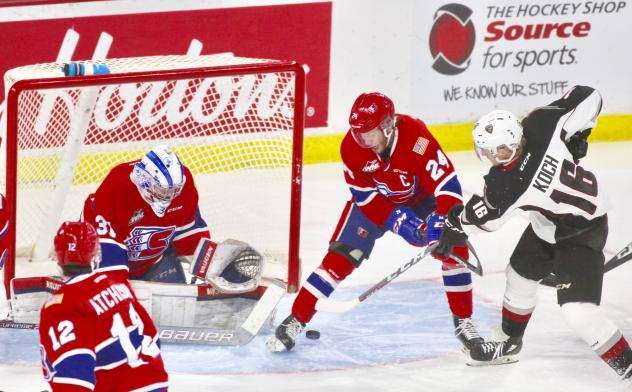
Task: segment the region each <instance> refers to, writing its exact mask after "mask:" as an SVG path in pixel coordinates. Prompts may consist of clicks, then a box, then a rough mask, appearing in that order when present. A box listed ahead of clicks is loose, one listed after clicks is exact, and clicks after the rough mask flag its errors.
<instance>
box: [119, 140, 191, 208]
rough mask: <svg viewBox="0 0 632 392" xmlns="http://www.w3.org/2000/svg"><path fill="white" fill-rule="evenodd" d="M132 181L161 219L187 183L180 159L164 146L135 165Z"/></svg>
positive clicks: (160, 146) (152, 151)
mask: <svg viewBox="0 0 632 392" xmlns="http://www.w3.org/2000/svg"><path fill="white" fill-rule="evenodd" d="M131 179H132V181H133V182H134V184H136V187H137V188H138V191H139V192H140V194H141V196H142V197H143V199H144V200H145V201H146V202H147V203H148V204H149V205H150V206H151V209H152V210H153V211H154V212H155V213H156V215H158V216H159V217H163V216H164V215H165V212H166V211H167V208H169V205H170V204H171V202H172V201H173V199H175V198H176V197H178V195H179V194H180V192H182V188H183V187H184V183H185V182H186V177H185V175H184V168H183V167H182V163H180V159H179V158H178V156H177V155H176V154H175V153H174V152H173V151H171V149H170V148H169V147H167V146H166V145H164V144H163V145H159V146H157V147H155V148H153V149H152V150H151V151H149V152H148V153H147V154H146V155H145V156H144V157H143V159H141V160H140V161H139V162H137V163H136V164H135V165H134V170H132V174H131Z"/></svg>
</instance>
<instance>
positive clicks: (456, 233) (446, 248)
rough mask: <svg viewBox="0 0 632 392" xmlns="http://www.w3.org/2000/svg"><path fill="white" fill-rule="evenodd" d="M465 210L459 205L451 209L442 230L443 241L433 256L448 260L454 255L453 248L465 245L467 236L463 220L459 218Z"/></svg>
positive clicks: (441, 240)
mask: <svg viewBox="0 0 632 392" xmlns="http://www.w3.org/2000/svg"><path fill="white" fill-rule="evenodd" d="M463 208H464V207H463V204H457V205H455V206H453V207H452V208H450V211H449V212H448V216H447V218H446V220H445V224H444V225H443V229H441V239H440V240H439V244H438V245H437V247H436V248H435V249H434V251H433V252H432V254H433V255H437V256H439V258H446V257H448V256H449V255H450V253H452V248H453V247H455V246H463V245H465V243H466V240H467V234H465V232H464V231H463V227H462V226H461V219H460V218H459V216H460V215H461V212H462V211H463Z"/></svg>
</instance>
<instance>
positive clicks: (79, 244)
mask: <svg viewBox="0 0 632 392" xmlns="http://www.w3.org/2000/svg"><path fill="white" fill-rule="evenodd" d="M54 242H55V254H56V255H57V265H59V266H60V267H62V269H63V268H64V267H66V266H73V267H91V268H94V267H96V263H98V262H99V258H100V253H101V252H100V247H99V236H98V235H97V232H96V230H94V227H92V225H91V224H90V223H88V222H64V223H62V224H61V226H60V227H59V230H57V234H56V235H55V241H54Z"/></svg>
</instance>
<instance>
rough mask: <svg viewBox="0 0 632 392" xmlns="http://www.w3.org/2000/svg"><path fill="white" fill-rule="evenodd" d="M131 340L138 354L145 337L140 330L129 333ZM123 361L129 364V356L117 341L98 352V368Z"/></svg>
mask: <svg viewBox="0 0 632 392" xmlns="http://www.w3.org/2000/svg"><path fill="white" fill-rule="evenodd" d="M129 338H130V340H131V342H132V346H134V349H136V352H139V351H140V347H141V344H142V342H143V335H141V334H139V333H138V328H135V329H133V330H131V331H129ZM123 360H125V362H126V363H127V354H125V351H124V350H123V346H121V342H120V341H119V340H118V339H117V340H113V341H112V342H111V343H110V344H108V345H107V346H105V347H102V348H101V349H100V350H99V351H97V361H96V366H97V367H103V366H108V365H110V364H113V363H116V362H120V361H123Z"/></svg>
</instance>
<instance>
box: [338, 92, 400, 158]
mask: <svg viewBox="0 0 632 392" xmlns="http://www.w3.org/2000/svg"><path fill="white" fill-rule="evenodd" d="M349 125H350V126H351V128H350V129H349V131H350V132H351V135H352V136H353V139H354V140H355V141H356V143H358V144H359V145H360V147H362V148H372V147H374V146H375V144H376V140H375V136H374V135H373V132H371V131H373V130H374V129H376V128H378V129H379V130H381V132H382V133H383V134H384V136H386V138H387V139H388V138H390V136H391V135H392V134H393V130H394V125H395V105H393V101H391V99H390V98H389V97H387V96H386V95H384V94H380V93H364V94H360V96H359V97H358V98H356V100H355V102H354V103H353V106H352V107H351V114H350V115H349Z"/></svg>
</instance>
